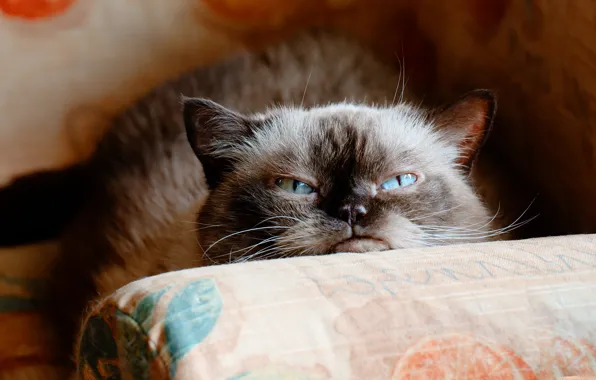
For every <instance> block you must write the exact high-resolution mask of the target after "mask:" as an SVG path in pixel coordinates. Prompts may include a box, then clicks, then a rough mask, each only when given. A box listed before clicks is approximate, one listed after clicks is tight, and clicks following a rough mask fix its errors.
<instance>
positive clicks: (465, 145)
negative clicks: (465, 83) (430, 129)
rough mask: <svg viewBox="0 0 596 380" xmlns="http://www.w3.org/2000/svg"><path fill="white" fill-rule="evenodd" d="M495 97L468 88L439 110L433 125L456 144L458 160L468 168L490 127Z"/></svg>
mask: <svg viewBox="0 0 596 380" xmlns="http://www.w3.org/2000/svg"><path fill="white" fill-rule="evenodd" d="M496 110H497V100H496V97H495V94H494V93H493V92H491V91H489V90H474V91H470V92H468V93H467V94H465V95H464V96H463V97H461V98H460V99H459V100H458V101H456V102H455V103H452V104H451V105H449V106H447V107H445V108H443V109H442V110H441V111H439V112H438V113H437V114H436V116H435V119H434V122H435V125H436V126H437V127H438V129H439V130H440V131H441V132H443V134H444V136H445V137H446V138H447V139H448V140H449V142H451V143H454V144H456V145H457V147H458V151H459V158H458V160H457V163H458V164H460V165H462V166H464V167H466V168H468V169H470V168H471V166H472V164H473V163H474V159H475V158H476V155H477V154H478V151H479V150H480V148H481V147H482V145H483V144H484V142H485V141H486V139H487V137H488V135H489V132H490V129H491V128H492V125H493V121H494V118H495V113H496Z"/></svg>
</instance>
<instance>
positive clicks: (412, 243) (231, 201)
mask: <svg viewBox="0 0 596 380" xmlns="http://www.w3.org/2000/svg"><path fill="white" fill-rule="evenodd" d="M398 83H400V81H399V75H398V73H396V71H395V70H394V69H393V67H391V66H389V65H386V64H385V63H384V62H381V61H380V60H378V59H377V58H376V57H375V56H374V55H373V54H372V53H370V52H369V51H367V50H366V49H365V48H363V47H361V46H360V45H359V44H358V43H356V42H353V41H351V40H349V39H348V38H345V37H341V36H338V35H335V34H333V33H328V32H322V31H318V32H309V33H307V34H303V35H301V36H298V37H295V38H294V39H291V40H289V41H287V42H284V43H281V44H278V45H276V46H273V47H270V48H269V49H267V50H265V51H262V52H254V53H243V54H240V55H238V56H236V57H233V58H232V59H230V60H228V61H226V62H223V63H221V64H218V65H215V66H212V67H208V68H200V69H197V70H195V71H193V72H190V73H188V74H186V75H183V76H182V77H180V78H179V79H176V80H173V81H171V82H169V83H166V84H164V85H163V86H161V87H159V88H157V89H155V90H153V91H152V92H151V93H149V94H148V95H147V96H146V97H145V98H143V99H142V100H140V101H139V102H138V103H137V104H136V105H134V106H133V107H131V108H130V109H129V110H127V111H126V112H124V113H123V114H122V115H120V116H118V117H116V118H115V119H114V120H113V124H112V127H111V128H110V129H109V131H108V132H107V133H106V134H105V136H104V137H103V138H102V139H101V141H100V142H99V144H98V147H97V150H96V152H95V153H94V154H93V156H92V157H91V158H90V159H89V160H88V161H86V162H84V163H82V164H81V165H80V167H81V168H83V169H82V170H78V171H77V173H83V174H80V181H79V182H78V183H79V184H80V185H79V186H80V191H81V192H84V193H85V194H86V201H85V204H84V206H83V207H82V209H81V210H80V212H79V213H78V215H77V216H76V218H75V220H74V221H73V222H72V223H71V225H70V227H69V228H68V229H67V231H66V232H65V233H64V234H63V237H62V239H61V246H62V250H63V253H62V256H61V258H60V259H59V260H58V262H57V263H56V265H55V267H54V270H53V273H52V279H53V285H52V287H51V293H52V297H51V300H52V302H51V304H50V305H49V307H50V308H51V309H52V316H53V318H55V320H56V321H57V324H58V325H59V326H60V327H61V330H62V331H61V334H60V335H61V336H62V337H63V338H65V345H66V348H67V349H68V348H71V347H72V346H71V344H72V342H73V339H74V336H75V334H76V331H77V328H78V326H79V325H80V319H81V316H82V315H83V312H84V310H85V308H86V307H87V305H88V304H89V302H90V301H92V300H96V299H99V298H101V297H103V296H105V295H108V294H110V293H111V292H113V291H114V290H116V289H118V288H119V287H121V286H123V285H126V284H127V283H129V282H131V281H134V280H137V279H140V278H143V277H146V276H151V275H156V274H159V273H163V272H167V271H172V270H177V269H182V268H189V267H196V266H202V265H211V264H226V263H232V262H241V261H247V260H257V259H268V258H277V257H290V256H301V255H307V254H309V255H310V254H312V255H317V254H329V253H335V252H368V251H383V250H388V249H398V248H407V247H421V246H426V245H437V244H448V243H454V242H456V243H462V242H468V241H479V240H488V239H491V238H495V236H497V235H499V234H495V233H492V232H491V231H496V230H495V228H496V227H495V225H494V222H495V220H496V219H495V218H494V212H493V211H489V209H488V208H487V207H486V206H485V205H484V204H483V202H482V200H481V199H480V198H479V196H478V195H477V194H476V192H475V190H474V186H473V182H474V178H473V163H474V162H475V159H476V156H477V153H478V151H479V149H480V147H481V146H482V145H483V143H484V141H485V139H486V137H487V135H488V131H489V129H490V127H491V124H492V121H493V118H494V114H495V111H496V100H495V97H494V95H493V94H492V93H491V92H490V91H486V90H476V91H472V92H470V93H468V94H466V95H464V96H463V97H462V98H461V99H458V100H457V101H455V102H454V103H453V104H451V105H448V106H446V107H444V108H442V109H438V110H425V109H422V108H420V107H417V106H414V105H413V103H409V102H406V101H405V100H404V99H403V96H402V95H399V96H398V93H402V91H403V88H400V86H398ZM396 89H397V90H396ZM398 90H399V91H398ZM181 95H184V97H181Z"/></svg>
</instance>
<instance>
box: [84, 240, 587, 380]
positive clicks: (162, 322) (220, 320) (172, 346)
mask: <svg viewBox="0 0 596 380" xmlns="http://www.w3.org/2000/svg"><path fill="white" fill-rule="evenodd" d="M594 294H596V235H586V236H574V237H567V238H547V239H536V240H526V241H518V242H511V243H509V242H498V243H484V244H470V245H463V246H446V247H433V248H424V249H408V250H400V251H392V252H383V253H371V254H361V255H356V254H338V255H331V256H321V257H305V258H295V259H286V260H277V261H268V262H253V263H248V264H237V265H229V266H220V267H207V268H198V269H191V270H186V271H180V272H173V273H168V274H164V275H160V276H156V277H152V278H147V279H144V280H141V281H138V282H135V283H132V284H130V285H128V286H126V287H124V288H123V289H121V290H119V291H118V292H116V293H115V294H114V295H112V296H110V297H109V298H108V299H107V300H105V301H104V302H103V303H102V304H101V305H98V307H97V308H96V309H95V310H94V311H93V313H92V314H91V316H90V318H91V319H90V322H89V323H88V326H87V330H86V331H88V332H93V334H87V335H86V338H85V339H83V343H82V344H81V347H82V351H81V354H82V357H83V363H85V364H84V365H83V366H82V367H81V370H82V373H83V374H84V375H85V379H95V378H96V377H94V375H93V373H94V371H95V370H96V369H97V368H98V367H97V364H95V363H111V364H112V365H114V363H117V365H118V366H120V367H119V371H123V373H127V372H128V371H130V370H134V371H140V372H135V373H136V374H137V376H139V375H138V374H139V373H150V374H151V378H152V379H153V378H155V379H158V378H175V379H178V380H182V379H197V378H205V379H223V378H226V379H229V378H235V379H236V378H237V379H259V378H265V377H264V376H265V375H266V374H268V375H274V374H275V375H277V376H279V377H275V378H283V379H294V378H308V379H390V378H391V379H402V378H409V377H408V376H410V375H411V376H413V377H414V378H423V379H424V378H437V377H433V376H439V377H438V378H443V376H446V377H447V378H457V379H461V378H499V379H509V378H511V379H534V378H538V379H554V378H561V377H562V376H594V375H596V299H595V298H594ZM104 325H105V326H110V328H109V330H106V329H105V328H101V326H104ZM102 329H103V331H112V332H113V340H114V342H115V343H114V345H115V346H118V347H119V351H118V354H117V356H115V357H114V358H112V359H110V358H107V357H106V358H102V357H101V355H100V357H99V360H98V356H97V355H98V354H97V351H96V350H97V349H99V350H100V351H101V350H102V346H101V342H105V341H109V339H105V337H101V336H99V335H98V331H101V330H102ZM139 334H140V335H139ZM93 337H97V340H94V338H93ZM143 342H145V343H143ZM98 344H99V345H100V346H99V347H98ZM144 344H146V346H144ZM142 347H146V350H150V351H153V352H157V353H158V354H157V357H155V358H154V359H150V358H152V357H153V356H152V355H149V354H147V356H144V354H143V348H142ZM101 352H104V353H105V352H107V351H101ZM113 355H116V354H115V353H114V354H113ZM116 358H119V359H116ZM146 360H148V361H146ZM143 371H145V372H143ZM233 376H238V377H233ZM300 376H304V377H300Z"/></svg>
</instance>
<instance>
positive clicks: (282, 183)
mask: <svg viewBox="0 0 596 380" xmlns="http://www.w3.org/2000/svg"><path fill="white" fill-rule="evenodd" d="M275 184H276V185H277V187H279V188H280V189H282V190H285V191H287V192H288V193H292V194H301V195H306V194H311V193H314V192H315V189H313V188H312V186H310V185H309V184H307V183H304V182H302V181H298V180H297V179H292V178H278V179H276V180H275Z"/></svg>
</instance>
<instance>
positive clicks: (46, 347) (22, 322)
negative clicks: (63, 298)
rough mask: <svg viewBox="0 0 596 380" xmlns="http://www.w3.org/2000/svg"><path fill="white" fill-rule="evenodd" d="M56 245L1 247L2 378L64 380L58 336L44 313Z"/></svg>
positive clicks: (0, 368) (0, 344)
mask: <svg viewBox="0 0 596 380" xmlns="http://www.w3.org/2000/svg"><path fill="white" fill-rule="evenodd" d="M56 254H57V250H56V246H55V245H53V244H40V245H32V246H27V247H22V248H18V249H0V380H4V379H7V380H19V379H24V380H35V379H40V380H46V379H47V380H51V379H64V378H65V369H64V368H61V367H60V366H54V365H53V364H54V363H55V362H56V360H57V358H58V357H59V354H58V353H57V352H56V350H55V348H54V347H55V343H56V335H55V334H54V331H53V330H52V326H51V325H50V324H49V323H48V322H47V320H46V318H45V316H44V315H42V314H41V312H40V307H41V305H40V301H41V300H42V297H43V291H44V288H45V281H46V280H47V278H46V275H47V271H48V267H49V265H50V263H51V261H52V260H53V259H54V258H55V257H56Z"/></svg>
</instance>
